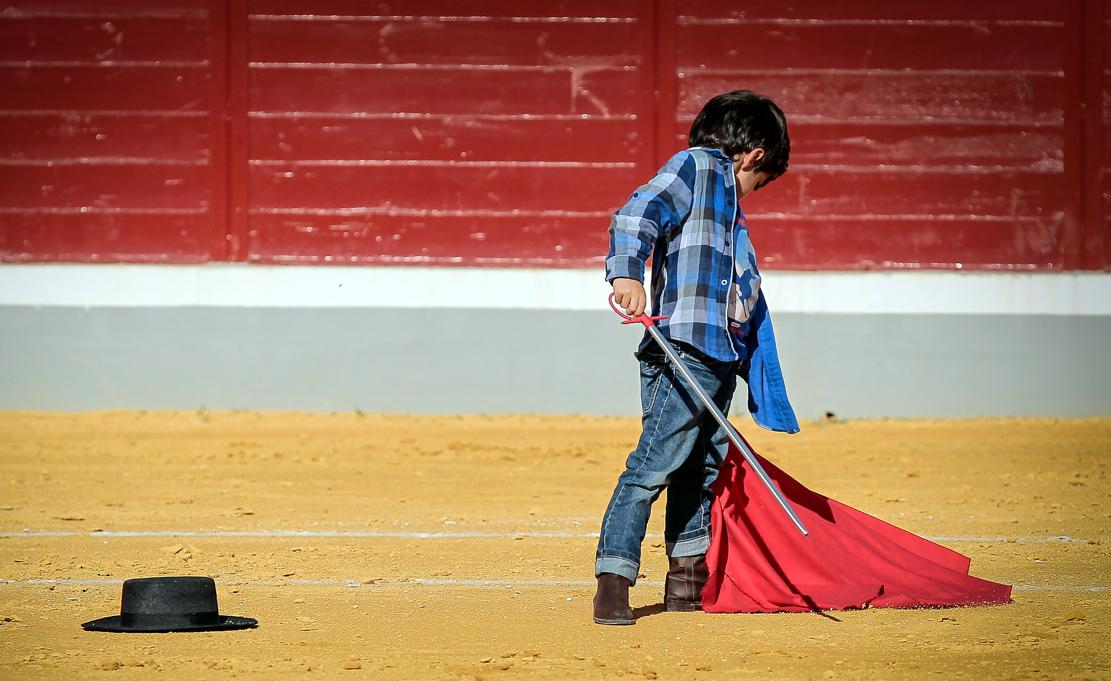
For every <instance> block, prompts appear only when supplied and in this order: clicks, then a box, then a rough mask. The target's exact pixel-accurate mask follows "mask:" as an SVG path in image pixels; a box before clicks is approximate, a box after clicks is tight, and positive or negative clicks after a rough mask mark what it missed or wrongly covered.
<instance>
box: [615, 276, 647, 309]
mask: <svg viewBox="0 0 1111 681" xmlns="http://www.w3.org/2000/svg"><path fill="white" fill-rule="evenodd" d="M613 292H614V297H613V299H614V300H615V301H616V302H617V304H618V305H620V306H621V307H623V308H625V314H627V315H629V316H630V317H639V316H641V315H642V314H644V308H645V306H646V305H647V304H648V296H647V294H645V293H644V284H642V283H640V282H639V281H637V280H636V279H628V278H626V277H618V278H616V279H614V280H613Z"/></svg>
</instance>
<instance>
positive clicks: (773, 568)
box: [702, 447, 1011, 612]
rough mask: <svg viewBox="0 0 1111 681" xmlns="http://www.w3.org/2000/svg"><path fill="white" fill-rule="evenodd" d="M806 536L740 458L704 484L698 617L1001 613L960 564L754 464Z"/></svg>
mask: <svg viewBox="0 0 1111 681" xmlns="http://www.w3.org/2000/svg"><path fill="white" fill-rule="evenodd" d="M757 458H758V459H759V461H760V463H761V464H762V465H763V466H764V470H766V471H767V473H768V475H769V476H770V477H771V478H772V480H774V481H775V483H776V485H777V486H778V487H779V489H780V490H781V491H782V492H783V495H784V496H785V497H787V499H788V501H790V502H791V506H792V507H793V508H794V509H795V512H796V513H797V514H798V516H799V518H801V519H802V522H803V524H804V525H806V528H807V529H808V530H809V531H810V534H809V536H805V537H804V536H802V534H801V533H800V532H799V531H798V529H797V528H796V527H795V525H794V524H793V523H792V522H791V520H790V518H788V517H787V514H785V513H784V512H783V509H782V508H780V506H779V504H778V503H776V501H775V498H774V497H772V495H771V493H770V492H769V491H768V489H767V488H766V487H764V485H763V483H761V482H760V479H759V478H758V477H757V476H756V474H755V473H752V471H751V470H750V468H749V466H748V464H747V463H745V461H744V458H743V457H742V456H741V454H740V453H739V452H738V451H736V450H735V449H733V448H732V447H731V448H730V452H729V456H728V457H726V460H725V463H724V464H723V465H722V467H721V471H720V473H719V474H718V478H717V480H716V481H715V482H714V485H713V491H714V500H713V506H712V509H711V515H710V522H711V536H710V548H709V551H708V552H707V554H706V563H707V566H708V567H709V572H710V575H709V579H708V580H707V582H706V587H705V589H704V590H703V592H702V608H703V609H704V610H705V611H707V612H803V611H814V610H845V609H850V608H864V607H873V608H915V607H939V606H954V605H986V604H1000V603H1009V602H1010V601H1011V587H1010V586H1008V585H1006V584H997V583H995V582H989V581H986V580H983V579H978V578H976V577H972V576H970V575H969V574H968V565H969V562H970V560H969V558H967V557H966V556H963V555H961V554H959V553H957V552H956V551H952V550H950V549H947V548H945V547H944V546H940V545H938V544H935V543H933V542H931V541H928V540H926V539H923V538H922V537H919V536H917V535H914V534H911V533H910V532H907V531H905V530H901V529H899V528H897V527H895V526H894V525H891V524H889V523H885V522H883V521H882V520H880V519H878V518H875V517H873V516H870V515H868V514H867V513H863V512H861V511H858V510H856V509H854V508H850V507H848V506H846V505H844V504H842V503H840V502H838V501H835V500H833V499H830V498H828V497H825V496H822V495H821V494H818V493H816V492H812V491H810V490H809V489H807V488H805V487H803V486H802V485H801V484H799V483H798V481H796V480H795V479H794V478H792V477H791V476H789V475H787V474H786V473H784V472H783V471H781V470H779V469H778V468H776V467H775V466H774V465H772V464H771V463H768V461H767V460H765V459H764V458H762V457H760V456H759V455H757Z"/></svg>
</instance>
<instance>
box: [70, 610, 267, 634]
mask: <svg viewBox="0 0 1111 681" xmlns="http://www.w3.org/2000/svg"><path fill="white" fill-rule="evenodd" d="M121 620H122V618H121V617H120V616H119V615H114V616H112V617H101V618H100V619H95V620H92V621H90V622H85V623H84V624H82V625H81V628H82V629H84V630H85V631H112V632H118V633H136V634H160V633H169V632H173V631H226V630H229V629H250V628H252V627H257V626H258V620H256V619H254V618H253V617H235V616H232V615H220V619H219V621H217V622H212V623H211V624H193V625H180V624H178V625H173V626H170V625H167V624H165V623H162V624H160V623H158V622H144V623H143V624H141V625H138V626H134V625H133V626H126V627H125V626H124V625H123V622H122V621H121Z"/></svg>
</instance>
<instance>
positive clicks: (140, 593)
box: [120, 577, 219, 616]
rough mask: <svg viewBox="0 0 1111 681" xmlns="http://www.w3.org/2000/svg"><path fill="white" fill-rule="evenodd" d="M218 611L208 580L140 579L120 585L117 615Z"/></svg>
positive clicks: (200, 578) (214, 593)
mask: <svg viewBox="0 0 1111 681" xmlns="http://www.w3.org/2000/svg"><path fill="white" fill-rule="evenodd" d="M217 612H219V609H218V607H217V604H216V582H215V581H214V580H213V579H212V578H211V577H140V578H137V579H129V580H127V581H125V582H124V583H123V598H122V601H121V603H120V614H121V615H125V616H126V615H194V614H209V613H211V614H213V615H215V614H216V613H217Z"/></svg>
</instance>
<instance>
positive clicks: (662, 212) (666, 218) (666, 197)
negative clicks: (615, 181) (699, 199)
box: [606, 150, 695, 312]
mask: <svg viewBox="0 0 1111 681" xmlns="http://www.w3.org/2000/svg"><path fill="white" fill-rule="evenodd" d="M694 176H695V159H694V156H693V155H692V154H691V152H690V151H689V150H684V151H680V152H679V153H677V154H675V155H674V156H672V157H671V159H670V160H668V162H667V163H665V164H664V166H663V167H662V168H660V170H659V172H657V173H656V175H655V177H653V178H652V179H651V180H649V181H648V182H647V183H646V184H644V185H643V186H641V187H640V188H639V189H637V190H636V191H635V192H633V195H632V196H630V197H629V200H628V201H627V202H626V203H625V205H624V206H622V207H621V208H620V209H619V210H618V211H617V212H616V213H614V214H613V220H612V221H611V222H610V228H609V234H610V250H609V256H608V257H607V258H606V281H608V282H611V283H612V284H614V290H615V291H617V288H618V287H619V286H624V285H626V284H631V283H632V282H621V283H618V282H615V281H614V280H615V279H632V280H633V281H634V282H639V283H640V284H641V286H640V290H641V291H643V282H644V266H645V264H646V263H647V262H648V256H649V255H650V254H651V253H652V245H653V244H654V243H655V242H656V238H657V237H659V235H660V234H664V233H667V232H669V231H670V230H671V229H672V228H673V227H676V226H678V225H680V224H682V222H683V220H685V219H686V217H687V215H688V214H689V213H690V209H691V194H692V192H693V191H694ZM618 293H619V295H620V292H618ZM618 302H620V301H618ZM641 311H642V312H643V309H641Z"/></svg>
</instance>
